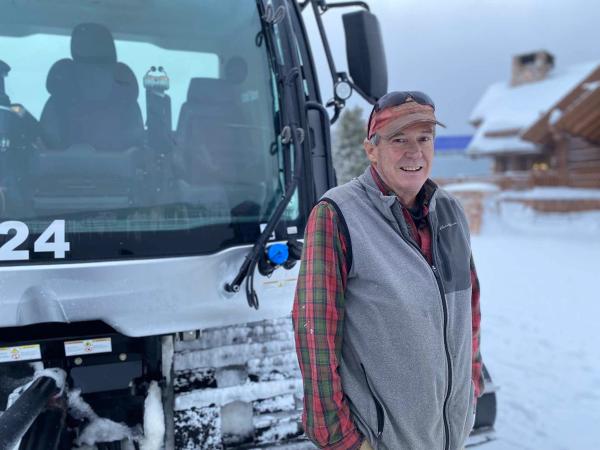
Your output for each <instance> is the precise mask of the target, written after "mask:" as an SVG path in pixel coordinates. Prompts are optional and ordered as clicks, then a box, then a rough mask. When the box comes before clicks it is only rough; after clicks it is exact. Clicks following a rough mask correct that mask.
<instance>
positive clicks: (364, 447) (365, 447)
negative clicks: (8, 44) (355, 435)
mask: <svg viewBox="0 0 600 450" xmlns="http://www.w3.org/2000/svg"><path fill="white" fill-rule="evenodd" d="M358 450H373V447H371V444H369V441H368V440H367V438H364V439H363V442H362V444H361V445H360V448H359V449H358Z"/></svg>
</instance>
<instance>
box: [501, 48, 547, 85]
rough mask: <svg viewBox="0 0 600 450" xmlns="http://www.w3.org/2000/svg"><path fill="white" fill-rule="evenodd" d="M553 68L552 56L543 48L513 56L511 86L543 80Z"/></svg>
mask: <svg viewBox="0 0 600 450" xmlns="http://www.w3.org/2000/svg"><path fill="white" fill-rule="evenodd" d="M553 68H554V56H553V55H552V54H550V53H548V52H547V51H545V50H540V51H537V52H533V53H524V54H521V55H516V56H513V62H512V78H511V80H510V84H511V86H518V85H520V84H524V83H531V82H534V81H539V80H543V79H544V78H546V75H548V73H549V72H550V71H551V70H552V69H553Z"/></svg>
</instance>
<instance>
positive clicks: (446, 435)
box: [363, 218, 452, 450]
mask: <svg viewBox="0 0 600 450" xmlns="http://www.w3.org/2000/svg"><path fill="white" fill-rule="evenodd" d="M396 220H398V219H396ZM402 220H404V218H402ZM405 222H406V221H405ZM427 223H428V225H429V231H430V232H431V257H432V260H433V264H431V265H429V261H427V258H425V255H423V253H422V252H421V249H420V248H419V246H418V245H417V243H416V242H414V241H413V239H411V238H410V237H406V236H404V234H403V233H402V231H401V230H402V227H401V226H398V228H400V236H401V237H402V239H404V240H405V241H406V242H407V243H408V244H409V245H411V246H412V247H413V248H414V249H415V250H416V251H417V253H418V254H419V255H421V258H423V259H424V260H425V263H426V264H427V265H428V266H429V267H430V268H431V271H432V272H433V277H434V278H435V281H436V283H437V286H438V290H439V292H440V298H441V300H442V311H443V314H444V329H443V332H444V351H445V353H446V366H447V368H448V385H447V388H446V397H445V398H444V407H443V409H442V418H443V421H444V450H448V449H449V447H450V428H449V426H448V416H447V413H446V409H447V407H448V401H449V400H450V392H452V360H451V357H450V350H449V349H448V305H447V304H446V295H445V294H444V285H443V284H442V280H441V278H440V274H439V271H438V268H437V267H436V265H435V262H436V260H437V258H436V251H435V246H436V245H437V234H436V233H435V232H434V230H433V227H432V226H431V221H430V220H427ZM406 225H407V226H408V227H410V225H409V224H406ZM363 370H364V367H363Z"/></svg>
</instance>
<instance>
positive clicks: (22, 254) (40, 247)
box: [0, 220, 71, 261]
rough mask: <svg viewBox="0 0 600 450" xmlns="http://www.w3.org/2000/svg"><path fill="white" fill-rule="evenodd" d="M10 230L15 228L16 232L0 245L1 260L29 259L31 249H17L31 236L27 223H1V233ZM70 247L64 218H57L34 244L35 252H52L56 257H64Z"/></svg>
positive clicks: (14, 221)
mask: <svg viewBox="0 0 600 450" xmlns="http://www.w3.org/2000/svg"><path fill="white" fill-rule="evenodd" d="M10 230H15V232H16V233H15V234H14V236H12V237H11V238H9V239H8V241H6V242H5V243H4V244H3V245H2V247H0V261H24V260H28V259H29V250H16V248H17V247H18V246H19V245H21V244H22V243H23V242H25V241H26V240H27V237H28V236H29V228H28V227H27V224H25V223H23V222H17V221H16V220H9V221H7V222H2V223H0V235H3V234H8V233H9V231H10ZM52 236H54V241H53V242H50V238H51V237H52ZM70 249H71V244H70V243H68V242H65V221H64V220H55V221H54V222H52V223H51V224H50V226H48V228H46V229H45V230H44V232H43V233H42V234H40V236H39V237H38V238H37V239H36V240H35V243H34V244H33V251H34V252H35V253H40V252H52V253H54V258H56V259H62V258H64V257H65V254H66V252H68V251H69V250H70Z"/></svg>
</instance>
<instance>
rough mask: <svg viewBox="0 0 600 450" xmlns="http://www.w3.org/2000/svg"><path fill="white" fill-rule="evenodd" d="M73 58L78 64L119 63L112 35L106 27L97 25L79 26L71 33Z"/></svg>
mask: <svg viewBox="0 0 600 450" xmlns="http://www.w3.org/2000/svg"><path fill="white" fill-rule="evenodd" d="M71 56H72V57H73V59H74V60H75V61H77V62H91V63H105V64H108V63H115V62H117V50H116V48H115V41H114V39H113V37H112V34H111V33H110V31H109V30H108V28H106V27H105V26H104V25H100V24H97V23H82V24H80V25H77V26H76V27H75V28H74V29H73V33H71Z"/></svg>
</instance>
